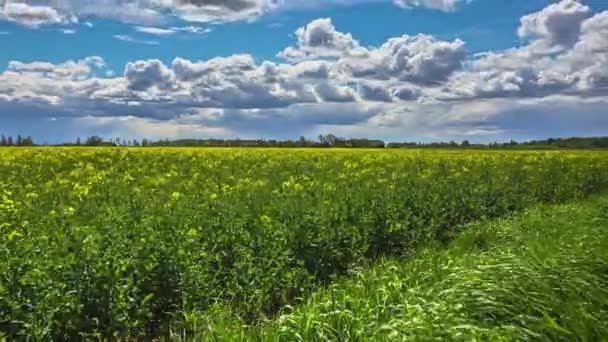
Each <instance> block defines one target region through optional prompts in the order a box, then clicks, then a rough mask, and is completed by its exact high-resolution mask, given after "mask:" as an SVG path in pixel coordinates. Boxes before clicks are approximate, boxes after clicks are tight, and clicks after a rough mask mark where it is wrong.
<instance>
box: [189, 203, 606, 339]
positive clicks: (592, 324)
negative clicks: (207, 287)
mask: <svg viewBox="0 0 608 342" xmlns="http://www.w3.org/2000/svg"><path fill="white" fill-rule="evenodd" d="M607 208H608V196H604V197H601V198H595V199H593V200H591V201H587V202H584V203H580V204H570V205H562V206H551V207H541V208H539V209H535V210H533V211H531V212H529V213H526V214H525V215H522V216H521V217H517V218H516V219H514V220H512V221H502V222H498V223H490V224H488V223H483V224H477V225H474V226H471V227H467V229H465V231H464V233H463V234H462V236H460V237H459V238H458V239H457V240H456V241H455V242H454V243H453V244H452V245H451V247H450V248H448V249H445V250H442V249H437V248H427V249H425V250H423V251H421V252H420V254H419V256H418V257H416V258H414V259H412V260H410V261H408V262H402V261H401V262H398V261H394V260H388V261H384V262H381V263H379V264H378V265H376V266H375V267H373V268H371V269H369V270H366V271H362V272H356V274H355V275H353V276H352V277H350V279H348V280H344V281H341V282H338V283H336V284H333V285H332V286H330V287H329V288H328V289H325V290H323V291H319V292H317V293H315V294H314V295H312V296H311V297H310V299H309V300H308V301H307V303H306V304H305V305H302V306H301V307H299V308H298V309H296V310H294V311H293V312H290V313H286V314H284V315H282V316H281V317H279V318H277V319H276V320H274V321H272V322H268V323H266V324H265V325H263V326H260V327H254V328H249V329H244V331H243V329H234V330H235V331H236V332H237V333H240V334H245V336H247V338H246V340H256V339H263V340H268V341H321V340H331V341H345V340H350V341H403V340H417V341H530V340H533V341H605V340H606V339H607V338H608V326H607V325H606V324H605V322H606V320H608V235H606V234H605V231H606V227H607V226H608V215H607V213H608V211H606V209H607ZM218 324H221V323H220V322H218ZM223 324H225V323H223ZM230 336H231V335H230V333H227V334H223V332H218V333H216V334H215V336H214V337H215V338H216V339H217V340H228V339H229V337H230ZM191 337H196V336H191Z"/></svg>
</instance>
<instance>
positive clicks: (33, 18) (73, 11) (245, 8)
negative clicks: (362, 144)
mask: <svg viewBox="0 0 608 342" xmlns="http://www.w3.org/2000/svg"><path fill="white" fill-rule="evenodd" d="M374 1H377V0H357V1H354V2H352V3H360V2H374ZM464 1H465V0H394V1H393V3H394V4H395V5H396V6H399V7H402V8H406V7H426V8H431V9H437V10H442V11H453V10H455V9H456V8H457V5H458V4H459V3H460V2H464ZM469 1H471V0H466V2H469ZM349 3H351V2H349V1H344V0H326V1H320V0H302V1H295V0H2V1H0V8H2V11H1V12H0V13H1V14H0V20H10V21H14V22H17V23H20V24H23V25H27V26H30V27H38V26H40V25H47V24H66V23H69V22H71V21H72V20H74V19H76V18H78V17H85V16H99V17H103V18H110V19H115V20H120V21H123V22H127V23H135V24H140V25H141V24H145V25H151V24H154V25H159V24H166V23H169V22H170V21H171V20H170V19H169V18H168V16H177V17H179V18H181V19H183V20H186V21H190V22H205V23H209V22H213V23H219V22H231V21H237V20H254V19H255V18H257V17H259V16H261V15H263V14H265V13H269V12H272V11H275V10H294V9H298V8H311V7H322V6H334V5H346V4H349ZM4 4H6V5H5V6H3V5H4ZM157 32H160V31H157Z"/></svg>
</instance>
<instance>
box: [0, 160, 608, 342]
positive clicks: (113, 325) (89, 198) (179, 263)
mask: <svg viewBox="0 0 608 342" xmlns="http://www.w3.org/2000/svg"><path fill="white" fill-rule="evenodd" d="M607 186H608V154H605V153H602V152H474V151H459V152H450V151H401V150H391V151H371V150H370V151H366V150H362V151H353V150H298V149H287V150H270V149H120V148H99V149H95V148H91V149H85V148H54V149H46V148H32V149H4V150H0V235H1V236H2V238H1V239H0V260H2V262H1V263H0V274H1V277H0V335H1V334H2V333H4V334H6V336H8V338H10V339H19V338H23V337H24V336H30V337H31V338H33V339H40V340H65V339H69V338H78V337H80V338H94V337H100V338H110V339H111V338H116V337H129V336H131V337H135V336H162V335H164V334H168V332H169V330H171V329H177V328H180V329H188V328H192V326H193V325H196V324H204V322H203V323H201V322H199V320H198V318H197V317H201V315H203V314H204V313H205V312H208V311H210V310H212V309H213V308H217V307H218V306H219V307H228V308H230V310H231V311H232V312H234V313H235V314H236V315H238V316H239V317H241V318H242V319H243V321H245V322H254V321H257V320H260V319H263V318H264V317H266V316H267V315H270V314H273V313H276V312H278V311H280V310H281V308H283V307H284V306H285V305H287V304H293V303H295V302H298V300H299V298H301V297H303V296H305V295H306V294H307V293H308V292H309V291H311V290H312V289H314V288H315V287H316V286H319V285H320V284H324V283H327V282H328V281H330V280H331V279H332V277H333V276H336V275H345V274H347V273H348V271H349V269H352V268H353V267H355V266H360V265H363V264H365V263H366V262H368V261H369V260H374V259H376V258H378V257H383V256H406V255H409V254H411V253H413V252H414V251H415V249H416V248H418V247H419V246H420V245H421V244H423V243H427V242H432V241H442V240H447V239H450V238H452V237H453V236H454V235H455V234H456V233H457V232H456V227H457V226H458V225H459V224H462V223H466V222H470V221H473V220H479V219H483V218H491V217H497V216H503V215H505V214H508V213H511V212H513V211H517V210H520V209H523V208H527V207H529V206H530V205H532V204H534V203H538V202H562V201H565V200H568V199H573V198H580V197H583V196H585V195H588V194H590V193H594V192H598V191H601V190H603V189H606V187H607Z"/></svg>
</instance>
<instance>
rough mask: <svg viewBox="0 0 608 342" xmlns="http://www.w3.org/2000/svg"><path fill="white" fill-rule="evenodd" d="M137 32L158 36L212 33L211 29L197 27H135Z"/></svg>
mask: <svg viewBox="0 0 608 342" xmlns="http://www.w3.org/2000/svg"><path fill="white" fill-rule="evenodd" d="M134 29H135V31H137V32H141V33H147V34H152V35H157V36H171V35H174V34H177V33H180V32H185V33H191V34H203V33H209V32H211V29H210V28H206V29H203V28H201V27H197V26H184V27H179V26H173V27H168V28H162V27H154V26H135V27H134Z"/></svg>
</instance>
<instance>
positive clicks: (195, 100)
mask: <svg viewBox="0 0 608 342" xmlns="http://www.w3.org/2000/svg"><path fill="white" fill-rule="evenodd" d="M568 2H569V1H568V0H564V3H566V5H564V3H558V4H556V5H555V6H556V7H555V8H558V9H562V8H566V9H568V8H569V7H568V6H567V3H568ZM550 9H551V8H550ZM551 11H556V10H555V9H551ZM551 11H549V10H545V11H544V12H539V13H545V14H543V15H541V14H539V13H536V14H531V15H530V16H528V17H529V18H533V17H534V18H537V19H534V20H532V19H529V20H522V27H524V26H528V28H526V29H520V31H526V32H532V31H533V30H532V29H531V28H530V27H532V26H534V25H532V24H530V23H529V22H543V23H545V24H542V25H541V24H539V25H540V26H538V25H537V27H555V26H552V25H549V24H547V23H546V22H547V20H541V19H538V18H541V17H546V16H549V17H550V16H551V15H547V13H548V12H551ZM568 11H570V9H568V10H567V11H566V12H568ZM528 21H529V22H528ZM559 22H560V24H559V25H558V26H559V27H560V28H559V29H547V30H544V29H542V30H536V31H534V32H549V33H546V34H542V35H541V34H535V35H534V38H533V39H532V38H531V37H532V36H531V35H528V34H527V33H526V35H525V36H526V37H530V38H526V43H525V44H523V45H522V46H520V47H517V48H512V49H508V50H504V51H494V52H488V53H486V54H481V55H477V56H475V57H474V58H469V60H468V61H467V60H466V59H467V57H466V53H465V44H464V42H462V41H460V40H457V39H456V40H453V41H442V40H439V39H437V38H435V37H432V36H428V35H417V36H400V37H395V38H391V39H388V40H387V41H386V42H385V43H384V44H382V45H380V46H377V47H365V48H364V47H361V46H360V44H359V43H358V41H357V40H356V39H355V38H354V37H353V36H352V35H350V34H348V33H343V32H340V31H339V30H337V29H336V27H334V25H333V24H332V22H331V20H329V19H319V20H315V21H313V22H311V23H310V24H308V25H306V26H305V27H303V28H301V29H298V31H297V32H296V36H295V39H296V42H295V45H294V46H293V47H291V49H292V50H291V52H293V54H291V52H290V54H289V55H287V53H286V52H285V51H287V50H284V51H283V52H282V55H283V57H285V60H284V61H283V62H271V61H256V60H255V59H254V58H253V57H252V56H251V55H248V54H236V55H232V56H226V57H216V58H212V59H208V60H200V61H193V60H188V59H185V58H175V59H174V60H173V61H172V62H171V63H166V62H163V61H160V60H142V61H133V62H131V63H128V64H127V65H126V67H125V70H124V73H123V74H122V75H119V76H112V75H110V76H108V77H101V76H103V75H105V73H107V72H109V70H108V69H107V67H106V66H105V62H104V61H103V60H102V59H101V58H99V57H91V58H87V59H83V60H78V61H67V62H65V63H61V64H52V63H48V62H31V63H24V62H19V61H12V62H10V63H9V66H8V68H7V70H6V71H4V72H2V73H0V113H2V114H4V113H13V112H18V113H20V115H21V116H23V117H24V118H31V120H34V119H33V118H38V119H39V118H48V117H55V118H57V122H61V120H64V118H72V119H73V118H79V119H82V118H83V117H86V118H88V119H87V120H88V122H90V123H92V124H95V125H106V126H104V127H112V129H115V130H123V129H126V128H125V127H139V128H133V129H134V130H138V129H142V130H145V129H150V130H155V129H157V128H159V129H160V128H161V127H162V128H164V129H167V130H168V132H169V131H170V130H173V131H172V132H176V133H175V134H178V135H179V134H188V133H187V132H191V133H192V132H196V128H197V127H199V128H201V130H200V131H198V132H199V133H201V134H207V133H208V134H211V132H214V131H213V130H216V132H223V133H225V134H228V135H232V134H237V135H239V134H244V135H248V136H264V137H268V136H270V137H273V134H274V137H276V136H277V135H278V134H280V135H281V136H282V137H285V138H293V137H297V136H299V135H300V134H304V133H311V132H317V131H319V130H322V129H325V130H326V131H325V132H328V131H332V132H336V133H340V132H343V133H344V134H345V135H347V134H369V135H368V136H370V137H373V136H381V137H383V136H386V137H389V136H394V135H395V136H396V135H398V134H401V135H402V136H403V134H408V135H409V134H411V135H416V136H417V137H423V136H426V137H433V136H440V137H441V135H442V134H443V135H450V136H458V137H467V136H474V137H486V138H488V139H490V137H491V136H492V134H505V135H509V134H511V135H513V134H517V136H524V135H541V134H545V133H550V132H551V129H553V130H557V129H562V131H564V132H566V131H567V132H572V133H573V134H574V133H577V132H578V133H580V132H582V131H583V130H584V128H589V129H591V128H595V129H596V131H598V132H599V131H601V128H602V127H604V129H605V130H608V123H605V122H606V119H605V118H604V117H605V115H604V114H605V112H602V109H601V108H605V107H602V106H605V105H606V104H607V103H608V71H607V69H606V67H605V66H606V64H607V63H608V11H607V12H602V13H596V14H593V13H588V14H586V17H585V18H584V19H583V20H582V21H580V22H579V20H561V19H560V20H559ZM564 23H569V24H564ZM529 25H532V26H529ZM543 25H544V26H543ZM563 25H572V27H573V30H574V31H576V32H578V33H577V34H576V36H575V37H568V38H567V39H566V38H563V36H562V35H561V34H560V33H559V32H564V31H565V30H566V29H565V28H564V27H563ZM161 29H165V28H161ZM145 30H148V31H150V30H149V29H145ZM142 32H145V31H142ZM157 33H158V32H157ZM161 34H163V33H161ZM130 39H132V38H130ZM539 42H543V44H542V45H541V44H539ZM556 42H559V47H558V48H557V49H554V47H555V45H556V44H557V43H556ZM566 42H567V43H566ZM552 45H553V46H552ZM465 61H466V63H465ZM581 112H584V113H581ZM552 113H553V114H552ZM572 113H576V115H572ZM602 113H604V114H602ZM602 115H604V117H602ZM102 118H103V119H102ZM120 118H128V119H125V121H121V120H120ZM553 118H555V120H556V121H555V122H557V123H551V124H549V123H548V122H549V121H551V120H552V119H553ZM104 120H105V121H104ZM539 120H540V121H539ZM580 120H582V121H580ZM103 122H106V123H108V124H103ZM127 122H128V123H129V124H127ZM598 123H599V124H598ZM543 125H544V126H546V127H550V128H551V129H548V128H543V127H544V126H543ZM591 126H593V127H591ZM117 127H119V128H117ZM177 127H179V128H177ZM210 130H211V131H210ZM125 132H126V131H125ZM377 132H386V133H377ZM192 134H194V133H192ZM605 134H608V132H605ZM484 139H485V138H484ZM492 139H493V138H492Z"/></svg>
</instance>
